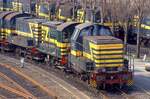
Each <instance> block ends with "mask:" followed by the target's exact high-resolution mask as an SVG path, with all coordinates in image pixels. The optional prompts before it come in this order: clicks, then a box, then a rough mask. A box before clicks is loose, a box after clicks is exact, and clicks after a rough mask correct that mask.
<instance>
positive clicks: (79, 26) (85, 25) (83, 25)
mask: <svg viewBox="0 0 150 99" xmlns="http://www.w3.org/2000/svg"><path fill="white" fill-rule="evenodd" d="M92 25H93V23H90V22H88V23H83V24H79V25H77V26H76V28H77V29H80V30H82V29H84V28H86V27H89V26H92Z"/></svg>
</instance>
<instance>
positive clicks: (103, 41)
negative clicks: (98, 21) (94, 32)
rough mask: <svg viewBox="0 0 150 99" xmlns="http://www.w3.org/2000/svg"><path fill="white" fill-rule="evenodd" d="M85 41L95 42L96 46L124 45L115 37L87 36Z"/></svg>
mask: <svg viewBox="0 0 150 99" xmlns="http://www.w3.org/2000/svg"><path fill="white" fill-rule="evenodd" d="M84 39H86V40H88V41H90V42H93V43H95V44H108V43H109V44H114V43H122V40H120V39H118V38H115V37H113V36H85V37H84Z"/></svg>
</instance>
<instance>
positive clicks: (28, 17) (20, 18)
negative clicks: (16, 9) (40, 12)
mask: <svg viewBox="0 0 150 99" xmlns="http://www.w3.org/2000/svg"><path fill="white" fill-rule="evenodd" d="M31 18H32V17H30V16H27V17H19V18H17V20H21V21H25V20H27V19H31Z"/></svg>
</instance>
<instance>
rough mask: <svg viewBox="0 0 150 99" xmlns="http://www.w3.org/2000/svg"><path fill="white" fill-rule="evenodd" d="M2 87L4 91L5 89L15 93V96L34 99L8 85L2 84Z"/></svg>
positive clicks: (0, 85) (0, 84)
mask: <svg viewBox="0 0 150 99" xmlns="http://www.w3.org/2000/svg"><path fill="white" fill-rule="evenodd" d="M0 87H1V88H3V89H5V90H8V91H10V92H12V93H15V94H17V95H19V96H22V97H24V98H26V99H32V98H31V97H30V96H29V95H27V94H25V93H23V92H21V91H18V90H16V89H14V88H12V87H10V86H8V85H6V84H2V83H0Z"/></svg>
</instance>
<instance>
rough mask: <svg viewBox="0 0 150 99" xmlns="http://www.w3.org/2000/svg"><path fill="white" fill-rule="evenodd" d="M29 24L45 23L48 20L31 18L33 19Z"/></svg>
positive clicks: (29, 20)
mask: <svg viewBox="0 0 150 99" xmlns="http://www.w3.org/2000/svg"><path fill="white" fill-rule="evenodd" d="M27 21H28V22H32V23H44V22H46V21H47V20H46V19H40V18H31V19H27Z"/></svg>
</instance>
